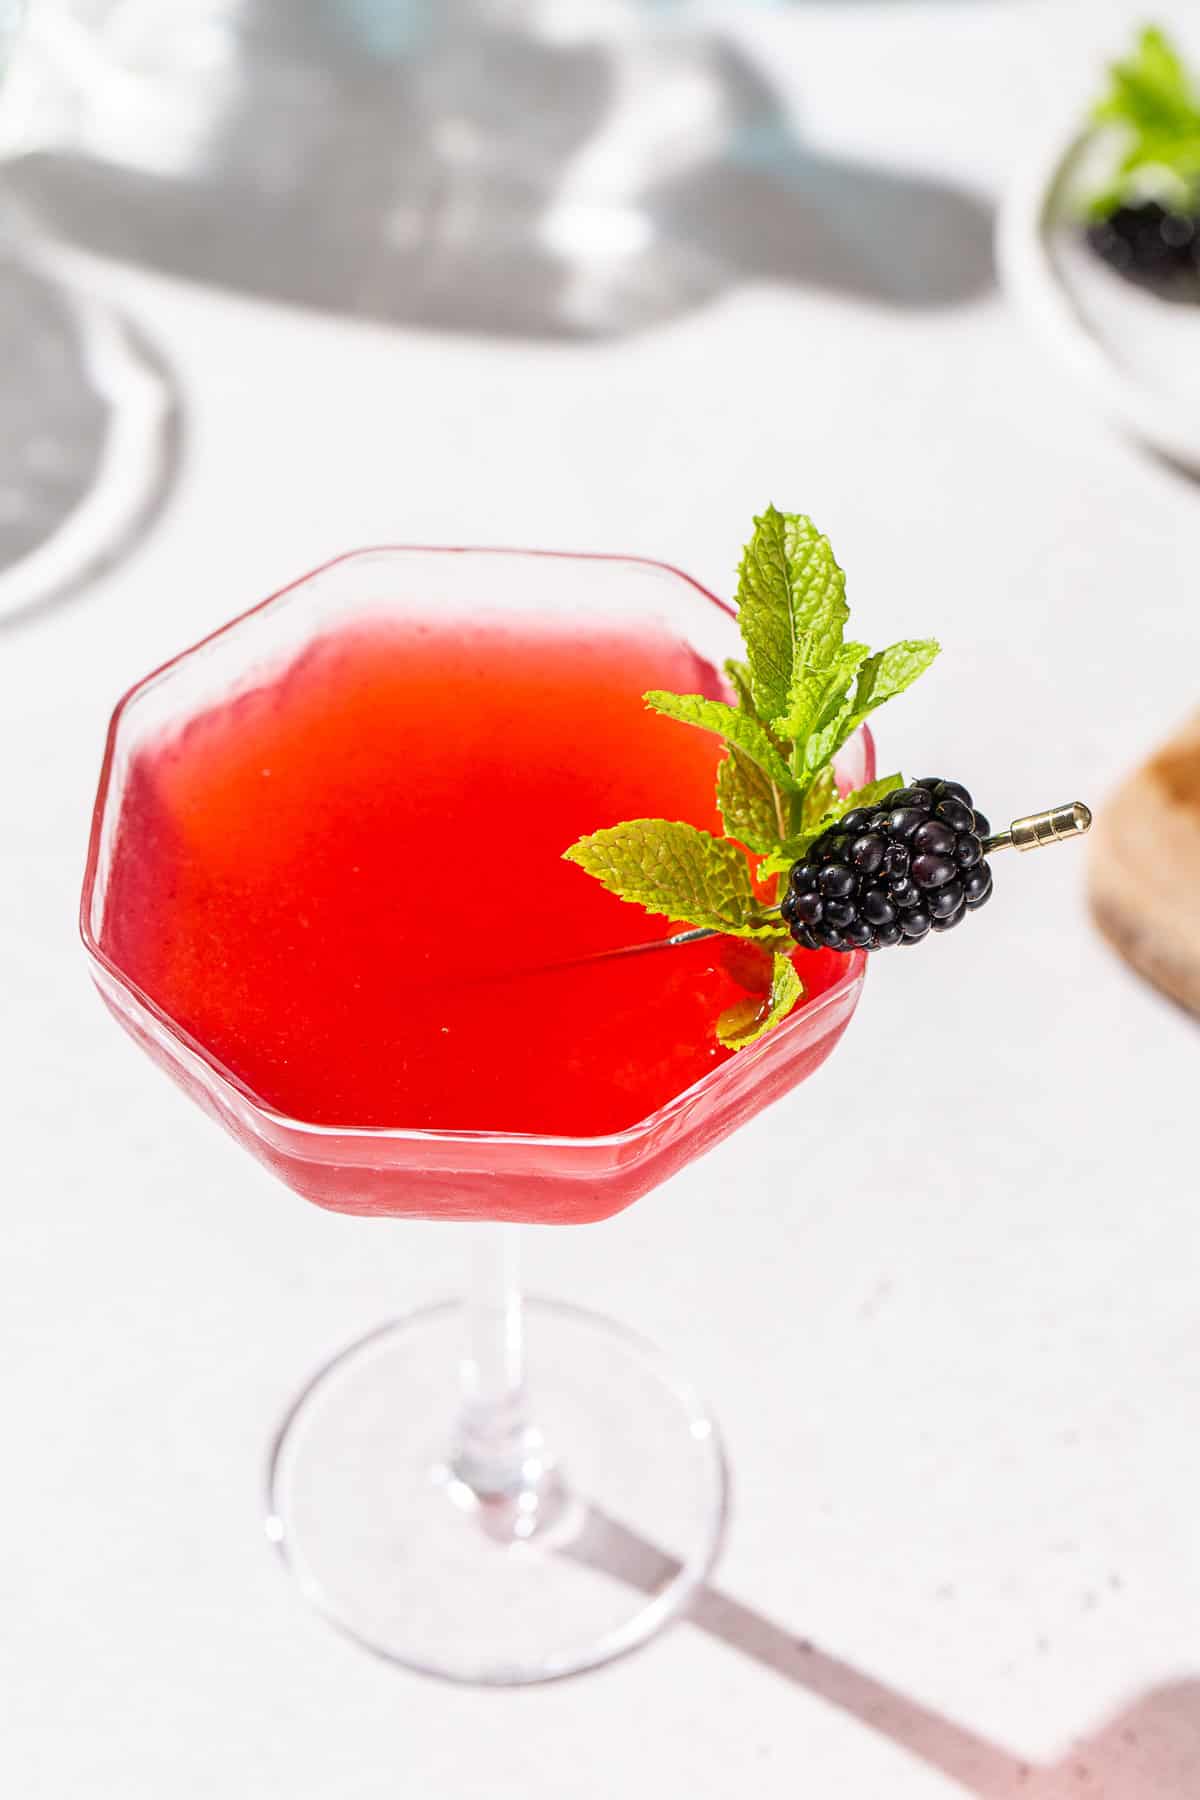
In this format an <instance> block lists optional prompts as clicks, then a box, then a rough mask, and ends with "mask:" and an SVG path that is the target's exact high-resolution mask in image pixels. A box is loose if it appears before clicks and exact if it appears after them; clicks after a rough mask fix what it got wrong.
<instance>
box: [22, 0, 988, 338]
mask: <svg viewBox="0 0 1200 1800" xmlns="http://www.w3.org/2000/svg"><path fill="white" fill-rule="evenodd" d="M261 11H262V16H263V17H268V16H269V17H270V19H271V20H272V22H273V23H272V30H273V31H274V32H275V33H276V38H273V39H272V40H271V43H270V46H269V48H270V56H269V57H267V56H266V53H265V52H264V53H263V59H262V62H261V66H259V65H255V66H252V67H250V68H248V69H243V70H241V71H240V73H239V74H238V75H237V76H236V77H234V78H231V79H230V81H229V82H228V83H227V85H226V86H225V87H224V88H221V89H219V90H218V89H216V88H214V90H213V93H212V96H211V98H210V97H209V96H208V94H207V92H206V91H205V90H203V89H201V90H200V91H199V93H196V92H193V91H191V90H188V92H187V93H186V94H181V95H180V99H179V108H176V107H175V106H174V101H173V95H172V91H171V90H170V89H169V87H165V88H163V89H162V91H161V92H159V91H158V90H155V91H154V93H153V94H152V96H151V98H152V100H153V104H154V105H155V106H157V107H158V109H159V111H158V112H157V113H152V114H148V115H147V117H148V121H149V122H148V123H147V125H146V126H145V128H144V129H142V130H141V131H140V132H139V131H134V130H132V129H131V127H130V124H129V121H128V117H127V114H128V113H129V108H130V100H129V95H128V92H127V86H128V83H127V81H126V82H125V84H124V85H122V82H121V81H115V82H114V83H113V89H114V92H113V98H112V100H111V102H109V101H108V100H107V99H106V98H105V94H106V84H105V83H104V82H103V81H100V80H97V81H94V82H93V83H92V86H91V90H90V93H89V104H90V106H91V113H90V114H89V115H88V117H89V119H90V124H88V125H87V127H86V129H84V130H83V132H82V137H81V139H80V144H79V145H78V146H77V147H74V148H59V147H51V148H43V149H39V150H37V151H35V152H32V153H30V154H28V155H26V156H25V157H23V158H22V159H21V160H20V161H18V162H17V163H14V164H12V165H11V166H10V167H9V169H8V170H7V171H6V176H5V181H6V185H7V186H8V187H9V188H10V189H11V190H12V191H13V192H14V193H15V194H16V196H17V197H18V199H19V200H21V201H23V202H26V203H32V204H33V205H34V207H35V210H36V211H37V213H38V214H39V215H40V216H41V217H42V218H43V219H45V220H47V221H48V222H49V223H50V225H51V226H52V227H53V228H54V229H56V230H57V231H58V232H59V233H60V234H62V235H65V236H66V237H67V238H68V239H70V240H73V241H74V242H76V243H78V244H80V245H82V246H84V247H85V248H87V249H90V250H93V251H98V252H100V253H102V254H106V255H111V256H116V257H120V258H123V259H126V260H132V261H134V262H138V263H142V264H145V265H147V266H149V267H151V268H154V269H158V270H162V271H165V272H167V273H170V274H173V275H181V276H185V277H189V278H192V279H195V280H199V281H202V282H206V283H211V284H215V285H218V286H221V287H226V288H230V289H233V290H235V291H239V292H242V293H247V294H252V295H256V296H259V297H263V298H268V299H272V300H282V301H289V302H293V303H297V304H301V305H305V306H311V307H317V308H321V309H323V310H326V311H329V312H333V313H337V314H349V315H357V316H360V317H365V318H371V319H375V320H381V321H385V322H393V323H403V324H410V325H414V324H415V325H423V326H431V327H441V328H445V327H449V328H453V329H460V330H464V331H471V332H481V333H488V334H499V335H507V336H518V337H534V338H539V337H547V338H590V337H613V336H619V335H622V334H625V333H629V332H633V331H638V330H642V329H645V328H647V327H650V326H653V325H655V324H658V323H661V322H663V321H665V320H668V319H670V318H673V317H676V316H678V315H680V314H683V313H686V312H687V311H689V310H691V309H693V308H695V307H697V306H699V305H702V304H704V303H705V302H707V301H710V300H712V299H713V298H714V297H716V296H718V295H719V294H721V293H722V292H724V291H726V290H728V289H729V288H731V287H733V286H736V285H737V284H738V283H741V282H744V281H754V280H767V281H775V282H781V283H786V284H788V285H792V286H796V287H803V288H818V289H825V290H828V291H831V292H834V293H839V294H847V295H854V296H858V297H861V298H863V299H866V300H870V301H874V302H877V303H880V304H883V305H887V306H892V307H897V308H920V307H948V306H954V305H958V304H960V303H962V302H965V301H967V300H969V299H971V298H972V297H973V296H975V295H977V294H979V293H980V292H982V291H983V290H985V289H986V288H987V287H988V286H989V285H990V284H991V281H992V258H991V219H990V214H989V209H988V207H987V206H986V204H985V203H984V202H983V201H982V200H981V199H979V198H978V197H976V196H975V195H973V194H971V193H969V192H968V191H967V190H965V189H963V188H961V187H959V186H958V185H957V184H956V183H955V182H953V181H950V180H942V179H934V178H932V177H927V176H921V175H917V174H911V173H904V172H900V171H897V170H893V169H889V168H886V167H883V166H879V165H877V164H874V163H870V162H867V161H856V160H849V159H843V158H840V157H837V156H833V155H824V154H822V153H821V152H819V151H817V150H815V149H814V148H812V147H810V146H809V145H807V144H806V143H804V142H803V141H802V140H801V139H800V137H798V136H797V134H796V132H795V131H794V129H793V127H792V124H791V122H790V120H789V117H788V114H787V112H786V110H785V107H784V104H783V102H782V100H781V98H780V96H779V95H778V93H777V92H776V91H775V90H774V89H773V87H772V86H771V84H770V82H769V81H768V80H767V78H766V77H765V76H764V75H763V74H762V73H761V72H760V71H759V70H758V69H757V68H756V67H755V66H754V65H752V64H751V63H750V62H749V61H748V59H747V58H745V57H744V56H743V55H742V54H741V53H740V52H739V51H738V50H737V49H736V48H734V47H733V46H732V45H730V44H729V43H727V42H725V41H724V40H722V39H720V38H719V37H710V36H695V37H690V38H688V39H687V40H686V46H685V50H684V51H683V52H680V53H679V54H678V55H676V53H675V52H672V53H671V54H672V55H673V56H675V60H674V61H671V60H670V58H668V60H667V61H666V62H664V63H663V64H662V66H661V68H660V66H659V64H657V63H655V62H654V61H653V60H651V61H650V62H649V63H648V65H647V66H645V67H642V66H640V65H639V66H637V67H635V68H634V69H633V70H632V71H631V70H630V68H629V67H628V66H626V63H624V62H621V61H620V60H619V59H618V54H617V53H615V52H611V51H609V50H607V49H605V48H602V47H597V46H595V45H582V46H569V45H561V44H550V43H547V42H538V41H534V40H530V41H528V42H526V41H524V40H522V39H520V38H512V39H508V38H506V39H504V40H503V41H502V42H499V43H490V42H487V43H484V42H481V43H480V44H479V45H478V47H477V48H475V47H473V46H474V43H475V40H474V39H472V40H469V41H468V48H467V51H466V52H464V51H463V49H462V46H460V47H459V51H458V60H457V61H456V62H455V63H454V65H453V70H452V78H451V74H449V73H445V74H442V75H439V74H438V72H437V70H436V68H435V69H434V71H433V73H432V74H429V73H428V72H425V73H421V72H420V65H419V64H417V65H414V64H413V63H412V62H411V61H410V62H405V61H403V60H401V61H399V62H396V63H395V64H390V65H389V64H387V63H382V64H381V63H380V62H379V61H378V60H375V61H371V60H362V61H358V62H355V61H354V60H353V58H350V59H349V60H347V59H346V58H345V57H344V58H343V59H342V60H341V61H339V60H338V59H337V58H336V57H331V56H330V55H329V54H328V53H327V52H323V53H322V55H320V56H318V55H316V53H315V52H314V50H313V48H312V46H311V45H309V44H308V43H307V42H304V43H300V42H299V41H298V40H294V39H293V38H292V37H288V36H287V35H286V34H287V32H288V31H289V29H290V27H288V25H287V24H286V19H287V17H288V16H289V14H288V9H286V8H283V9H280V8H278V7H277V6H271V7H266V6H265V5H264V6H263V7H262V8H261ZM276 39H277V40H278V41H276ZM464 56H465V60H464ZM289 58H290V59H291V60H289ZM681 59H682V60H681ZM414 68H416V69H417V71H418V72H417V73H414ZM185 100H186V102H187V107H190V109H191V110H190V112H189V111H188V110H187V107H185V106H184V102H185ZM106 109H107V110H106ZM197 109H202V110H199V111H198V110H197ZM456 109H457V110H456ZM110 115H111V116H110ZM160 115H161V116H160ZM155 118H158V119H159V120H160V122H159V124H158V126H156V127H154V126H153V120H154V119H155ZM156 133H157V135H156ZM189 158H194V160H189ZM181 159H182V160H181Z"/></svg>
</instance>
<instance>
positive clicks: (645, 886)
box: [565, 819, 779, 938]
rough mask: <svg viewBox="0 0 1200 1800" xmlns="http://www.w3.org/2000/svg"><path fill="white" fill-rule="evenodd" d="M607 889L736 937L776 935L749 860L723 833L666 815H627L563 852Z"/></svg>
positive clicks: (776, 923) (776, 928)
mask: <svg viewBox="0 0 1200 1800" xmlns="http://www.w3.org/2000/svg"><path fill="white" fill-rule="evenodd" d="M565 855H566V859H567V861H568V862H573V863H577V864H578V865H579V867H580V868H581V869H586V871H587V873H588V874H589V875H594V876H595V878H596V880H597V881H599V882H600V883H602V885H603V886H604V887H606V888H607V889H608V890H609V892H610V893H613V894H619V895H620V897H621V899H622V900H632V901H635V902H636V903H637V904H638V905H639V906H643V907H645V909H646V911H647V912H651V913H661V914H662V915H663V916H664V917H666V918H668V919H678V920H682V921H683V922H684V923H685V924H688V925H701V926H704V927H706V928H707V929H708V930H710V931H721V932H728V933H730V934H731V935H733V936H735V937H752V938H764V937H770V936H772V935H774V936H778V933H779V921H778V919H775V918H772V917H770V916H769V915H767V914H766V912H765V910H764V908H763V905H762V903H761V902H760V901H759V899H758V898H757V896H756V895H755V892H754V889H753V887H752V885H751V882H750V866H749V864H748V863H747V861H746V858H745V856H744V854H743V853H742V851H741V850H739V849H738V847H737V845H736V844H733V843H731V842H730V841H729V839H728V838H714V837H712V836H711V835H710V833H708V832H707V831H699V830H697V828H696V826H694V825H684V824H680V823H678V822H676V821H672V820H668V819H627V820H626V821H625V822H624V823H623V824H621V825H612V826H608V827H606V828H605V829H604V830H603V831H594V832H592V834H591V836H590V837H585V838H580V840H579V842H578V843H577V844H573V845H572V846H571V848H570V849H569V850H568V851H566V852H565Z"/></svg>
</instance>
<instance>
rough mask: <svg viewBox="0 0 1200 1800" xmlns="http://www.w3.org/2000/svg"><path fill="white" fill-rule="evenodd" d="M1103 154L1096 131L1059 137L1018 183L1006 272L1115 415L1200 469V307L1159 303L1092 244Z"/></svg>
mask: <svg viewBox="0 0 1200 1800" xmlns="http://www.w3.org/2000/svg"><path fill="white" fill-rule="evenodd" d="M1097 153H1098V140H1097V136H1096V134H1095V133H1093V132H1090V131H1079V130H1075V131H1074V132H1072V133H1071V134H1069V135H1060V136H1059V137H1058V139H1057V140H1056V142H1055V143H1054V144H1053V145H1052V146H1051V148H1050V150H1049V152H1048V153H1045V154H1043V155H1041V156H1040V157H1038V158H1037V159H1036V160H1035V161H1034V162H1033V163H1031V164H1030V166H1029V167H1028V168H1027V169H1026V170H1025V171H1024V172H1023V174H1022V175H1021V176H1020V177H1019V179H1018V180H1017V181H1015V182H1014V183H1013V185H1012V187H1011V188H1010V189H1009V192H1008V194H1007V196H1006V198H1005V201H1004V204H1003V205H1002V207H1001V210H1000V218H999V223H998V227H997V245H996V251H997V261H998V264H999V269H1000V277H1001V280H1002V281H1003V283H1004V285H1005V287H1006V288H1007V290H1008V292H1009V293H1010V294H1011V295H1012V296H1013V298H1014V299H1015V300H1016V302H1017V304H1018V305H1019V306H1020V308H1021V310H1022V311H1023V312H1024V313H1025V315H1026V316H1027V317H1028V319H1029V321H1030V323H1031V325H1033V327H1034V328H1035V330H1036V331H1037V332H1038V334H1039V336H1040V337H1041V338H1042V339H1043V341H1044V342H1045V343H1046V344H1047V345H1048V346H1049V347H1050V348H1051V349H1052V350H1053V351H1055V352H1056V354H1057V355H1058V356H1059V358H1060V359H1061V360H1062V361H1063V362H1065V363H1067V364H1068V365H1069V366H1070V367H1071V368H1072V369H1073V370H1074V371H1075V373H1076V375H1077V376H1078V377H1079V378H1080V380H1082V381H1083V382H1084V383H1086V385H1087V386H1088V387H1089V388H1090V389H1091V391H1092V393H1093V395H1094V396H1095V398H1096V400H1097V401H1098V402H1099V403H1100V405H1101V406H1102V407H1103V409H1104V410H1105V411H1106V412H1107V413H1108V414H1109V416H1110V417H1111V418H1113V419H1115V420H1116V421H1117V422H1118V423H1120V424H1121V425H1123V426H1124V427H1125V428H1126V429H1127V430H1129V431H1132V432H1134V433H1135V434H1136V435H1137V436H1138V437H1139V438H1141V439H1143V441H1144V442H1146V443H1147V444H1149V445H1151V446H1152V447H1153V448H1154V449H1156V450H1159V451H1161V452H1162V453H1163V454H1164V455H1165V456H1169V457H1170V458H1171V459H1172V460H1173V461H1175V462H1178V463H1181V464H1183V465H1184V467H1186V468H1188V469H1189V470H1191V471H1192V472H1193V473H1197V474H1200V303H1196V304H1192V303H1189V302H1186V301H1170V300H1161V299H1159V298H1157V297H1156V296H1155V295H1154V294H1152V293H1149V292H1147V291H1146V290H1144V289H1142V288H1138V287H1136V286H1134V284H1133V283H1132V282H1129V281H1126V280H1125V279H1124V278H1123V277H1122V276H1120V275H1117V274H1116V273H1115V272H1114V271H1113V270H1112V269H1110V268H1109V267H1108V266H1107V264H1106V263H1104V262H1102V261H1101V260H1100V258H1099V257H1098V256H1096V255H1095V254H1094V253H1093V252H1092V251H1091V250H1089V249H1088V247H1087V244H1086V243H1085V242H1084V241H1083V238H1082V235H1081V232H1080V227H1079V215H1080V206H1079V201H1080V196H1081V194H1082V193H1084V192H1086V190H1087V186H1088V181H1087V176H1088V172H1089V170H1090V168H1091V166H1092V165H1093V163H1094V160H1095V159H1096V156H1097Z"/></svg>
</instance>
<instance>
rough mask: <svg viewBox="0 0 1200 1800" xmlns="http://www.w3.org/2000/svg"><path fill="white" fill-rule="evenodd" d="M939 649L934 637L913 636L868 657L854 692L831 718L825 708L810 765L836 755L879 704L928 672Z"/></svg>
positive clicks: (811, 740) (809, 750)
mask: <svg viewBox="0 0 1200 1800" xmlns="http://www.w3.org/2000/svg"><path fill="white" fill-rule="evenodd" d="M940 648H941V646H940V645H939V644H938V643H937V642H936V641H935V640H934V639H933V638H911V639H906V640H905V642H903V643H900V644H892V645H891V646H890V648H888V649H887V650H877V651H876V653H875V655H874V656H869V657H867V659H866V660H865V662H863V664H862V666H861V668H860V669H859V671H858V681H857V684H856V686H855V689H854V692H853V694H852V695H850V696H848V697H847V698H846V699H845V701H844V702H843V704H842V705H841V707H840V708H839V709H838V711H837V712H836V713H835V714H834V715H833V716H832V717H830V716H829V713H828V711H826V713H825V714H824V715H823V718H822V721H821V722H819V723H818V724H817V725H816V726H815V727H814V730H813V735H812V736H811V737H810V738H809V740H808V747H807V752H806V756H807V758H809V759H811V766H813V767H819V766H820V764H821V763H823V762H826V761H828V759H829V758H830V757H832V756H836V755H837V753H838V751H839V750H840V749H841V747H842V745H843V744H844V743H845V742H846V740H847V738H851V737H853V736H854V733H855V732H856V731H857V730H858V728H859V726H860V725H862V724H864V723H865V722H866V720H867V719H868V718H869V717H870V715H871V714H872V713H873V712H874V711H875V710H876V708H877V707H880V706H882V705H883V704H884V702H885V701H886V700H892V699H894V698H895V696H896V695H897V694H902V693H903V692H904V690H905V688H908V687H911V686H912V684H913V682H914V681H916V679H917V677H918V676H919V675H923V674H924V673H925V671H926V669H927V668H928V667H929V665H930V663H932V662H933V660H934V658H935V657H936V656H937V654H938V652H939V650H940Z"/></svg>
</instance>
